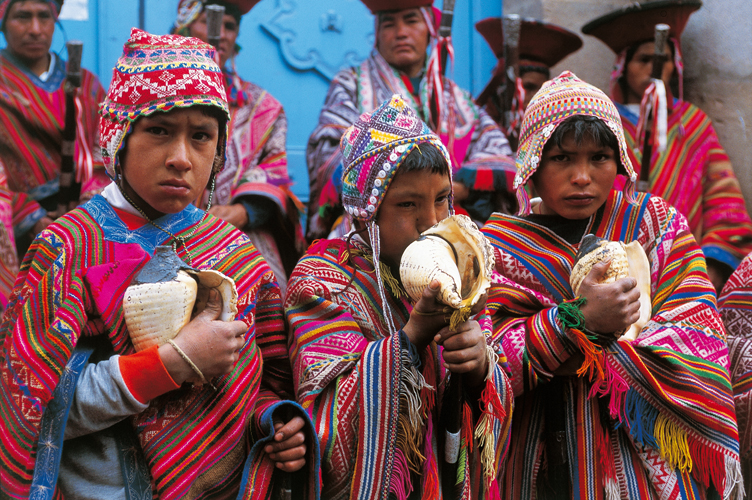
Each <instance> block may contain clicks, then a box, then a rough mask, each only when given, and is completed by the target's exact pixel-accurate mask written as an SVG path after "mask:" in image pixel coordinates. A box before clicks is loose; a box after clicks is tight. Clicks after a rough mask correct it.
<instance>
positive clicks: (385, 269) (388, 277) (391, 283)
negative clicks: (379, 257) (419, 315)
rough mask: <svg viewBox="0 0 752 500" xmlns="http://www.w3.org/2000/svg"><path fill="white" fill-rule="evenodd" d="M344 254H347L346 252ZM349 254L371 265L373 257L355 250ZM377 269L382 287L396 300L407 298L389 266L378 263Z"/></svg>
mask: <svg viewBox="0 0 752 500" xmlns="http://www.w3.org/2000/svg"><path fill="white" fill-rule="evenodd" d="M344 253H345V254H347V252H344ZM350 253H352V254H353V255H356V256H360V257H363V258H364V259H366V260H367V261H368V262H370V263H371V264H373V255H370V254H367V253H365V252H363V251H362V250H358V249H356V248H354V249H352V250H351V251H350ZM343 257H344V256H343ZM379 268H380V270H381V279H382V281H383V282H384V285H386V286H387V288H389V291H391V292H392V295H394V296H395V297H397V298H398V299H399V298H400V297H407V293H405V291H404V290H403V289H402V285H401V284H400V282H399V280H398V279H397V278H395V277H394V276H393V275H392V271H391V270H390V269H389V266H387V265H386V264H384V263H383V262H381V261H379Z"/></svg>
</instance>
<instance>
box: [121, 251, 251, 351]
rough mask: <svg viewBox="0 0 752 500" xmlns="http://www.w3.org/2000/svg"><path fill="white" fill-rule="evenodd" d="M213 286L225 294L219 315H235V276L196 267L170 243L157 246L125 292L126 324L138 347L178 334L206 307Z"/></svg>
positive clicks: (225, 316)
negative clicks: (188, 262)
mask: <svg viewBox="0 0 752 500" xmlns="http://www.w3.org/2000/svg"><path fill="white" fill-rule="evenodd" d="M212 288H216V289H218V291H219V293H220V295H221V296H222V313H221V314H220V317H219V319H220V320H222V321H232V320H233V319H235V316H236V315H237V313H238V308H237V301H238V291H237V289H236V288H235V282H234V281H233V279H232V278H230V277H228V276H225V275H224V274H222V273H220V272H219V271H215V270H213V269H209V270H198V269H193V268H192V267H190V266H188V265H187V264H185V263H184V262H183V261H182V260H181V259H180V257H178V255H177V254H176V253H175V250H174V249H173V248H172V247H171V246H158V247H157V249H156V251H155V252H154V257H152V259H151V260H150V261H149V262H147V263H146V265H145V266H144V267H143V268H142V269H141V271H140V272H139V273H138V275H137V276H136V277H135V278H134V279H133V282H132V283H131V285H130V286H129V287H128V288H127V289H126V290H125V295H124V296H123V313H124V315H125V325H126V326H127V327H128V333H129V334H130V337H131V342H133V347H135V348H136V351H143V350H145V349H148V348H150V347H152V346H154V345H156V346H160V345H162V344H164V343H165V342H167V340H168V339H172V338H175V336H176V335H177V334H178V332H179V331H180V330H181V329H182V328H183V327H184V326H185V325H187V324H188V323H189V322H190V320H191V318H193V317H194V316H195V315H196V314H198V313H200V312H201V311H203V310H204V308H205V307H206V303H207V302H208V297H209V290H210V289H212Z"/></svg>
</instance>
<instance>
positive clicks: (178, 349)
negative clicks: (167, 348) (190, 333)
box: [167, 339, 217, 391]
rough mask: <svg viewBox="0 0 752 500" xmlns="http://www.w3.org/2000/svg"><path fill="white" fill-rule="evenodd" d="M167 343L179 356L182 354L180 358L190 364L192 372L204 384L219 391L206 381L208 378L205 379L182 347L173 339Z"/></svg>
mask: <svg viewBox="0 0 752 500" xmlns="http://www.w3.org/2000/svg"><path fill="white" fill-rule="evenodd" d="M167 343H168V344H170V345H171V346H172V347H173V348H174V349H175V351H177V353H178V354H180V357H181V358H183V359H184V360H185V362H186V363H188V366H190V367H191V370H193V371H194V372H195V373H196V375H198V377H199V378H200V379H201V383H202V384H208V385H209V386H210V387H211V388H212V389H214V390H215V391H216V390H217V388H216V387H214V385H212V384H211V383H210V382H209V381H207V380H206V377H204V374H203V373H201V370H200V369H199V368H198V366H196V363H194V362H193V361H191V358H189V357H188V355H187V354H186V353H185V352H183V350H182V349H181V348H180V347H178V345H177V344H176V343H175V342H173V340H172V339H167Z"/></svg>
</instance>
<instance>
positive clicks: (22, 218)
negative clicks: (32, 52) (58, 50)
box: [0, 49, 109, 235]
mask: <svg viewBox="0 0 752 500" xmlns="http://www.w3.org/2000/svg"><path fill="white" fill-rule="evenodd" d="M0 74H2V78H0V164H2V165H0V168H2V169H3V171H4V174H3V175H5V177H6V182H7V186H8V189H10V190H11V191H12V192H13V193H14V225H13V227H14V231H15V232H16V234H18V235H21V234H24V233H26V232H27V231H28V230H29V229H31V227H32V226H33V225H34V223H35V222H37V221H38V220H39V219H41V218H42V217H43V216H44V215H46V212H45V211H44V210H43V209H42V207H41V206H40V205H39V203H37V201H36V200H42V199H44V198H48V197H50V196H52V195H54V194H55V193H57V192H58V184H59V176H60V164H61V161H62V159H61V148H62V141H63V139H62V134H63V128H64V127H65V108H66V95H65V85H64V83H65V62H64V61H62V60H61V59H60V58H59V57H57V56H56V63H55V65H54V67H53V68H52V73H51V74H50V77H49V78H48V79H47V81H45V82H43V81H41V80H40V79H39V78H38V77H37V76H36V75H34V74H33V73H32V72H31V71H30V70H28V69H27V68H26V67H25V66H24V64H23V63H22V62H21V61H19V60H18V59H16V58H15V57H14V56H13V55H12V54H11V53H10V52H9V51H8V50H7V49H4V50H3V51H2V53H0ZM103 99H104V89H102V85H101V84H100V83H99V80H98V79H97V77H96V76H95V75H94V74H92V73H90V72H89V71H87V70H86V69H82V70H81V87H80V88H79V89H78V95H77V100H78V101H79V103H80V106H77V107H78V108H79V109H77V113H76V114H77V122H78V126H77V128H76V142H75V147H74V163H75V168H76V171H86V164H88V160H91V165H92V167H93V175H92V177H90V178H89V179H88V180H86V181H85V182H83V183H82V186H81V195H82V196H81V198H82V199H87V198H88V197H90V196H91V194H92V193H94V192H98V191H99V190H101V189H102V188H103V187H104V186H105V185H107V184H108V183H109V179H108V177H107V174H106V173H105V171H104V168H103V163H102V158H101V156H100V155H99V114H98V109H99V104H100V103H101V102H102V100H103ZM88 153H90V154H88Z"/></svg>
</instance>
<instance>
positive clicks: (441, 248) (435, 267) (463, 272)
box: [400, 215, 495, 309]
mask: <svg viewBox="0 0 752 500" xmlns="http://www.w3.org/2000/svg"><path fill="white" fill-rule="evenodd" d="M494 265H495V260H494V254H493V248H492V247H491V244H490V243H489V241H488V240H487V239H486V237H485V236H483V233H481V232H480V230H478V228H477V226H476V225H475V223H474V222H473V221H472V220H471V219H470V218H469V217H467V216H465V215H452V216H451V217H447V218H446V219H444V220H443V221H441V222H439V223H438V224H436V225H435V226H433V227H431V228H429V229H427V230H426V231H424V232H423V234H421V236H420V238H418V240H416V241H414V242H412V243H411V244H410V245H409V246H408V247H407V248H406V249H405V251H404V253H403V254H402V260H401V262H400V279H401V280H402V285H403V286H404V287H405V291H406V292H407V294H408V295H409V296H410V298H411V299H412V300H413V301H418V300H419V299H420V297H421V295H422V294H423V290H425V288H426V287H427V286H428V285H429V283H431V281H433V280H434V279H436V280H438V281H439V283H440V284H441V290H440V293H439V297H438V300H439V301H440V302H442V303H444V304H447V305H449V306H451V307H453V308H454V309H460V308H463V307H471V306H473V305H475V304H476V303H477V302H478V300H479V299H480V297H481V296H482V295H483V294H484V293H486V291H487V290H488V288H489V287H490V286H491V281H490V276H491V273H492V272H493V268H494Z"/></svg>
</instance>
